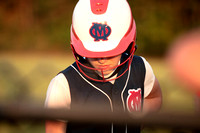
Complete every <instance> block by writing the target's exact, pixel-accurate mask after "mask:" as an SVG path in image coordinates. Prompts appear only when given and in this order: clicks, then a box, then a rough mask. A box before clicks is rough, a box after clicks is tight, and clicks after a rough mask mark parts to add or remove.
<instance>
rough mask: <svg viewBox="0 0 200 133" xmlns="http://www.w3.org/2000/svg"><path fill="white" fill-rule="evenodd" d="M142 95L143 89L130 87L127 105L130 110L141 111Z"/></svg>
mask: <svg viewBox="0 0 200 133" xmlns="http://www.w3.org/2000/svg"><path fill="white" fill-rule="evenodd" d="M141 105H142V95H141V89H140V88H138V89H137V90H135V89H129V90H128V97H127V99H126V106H127V109H128V111H129V112H135V111H141Z"/></svg>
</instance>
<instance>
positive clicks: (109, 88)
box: [45, 0, 162, 133]
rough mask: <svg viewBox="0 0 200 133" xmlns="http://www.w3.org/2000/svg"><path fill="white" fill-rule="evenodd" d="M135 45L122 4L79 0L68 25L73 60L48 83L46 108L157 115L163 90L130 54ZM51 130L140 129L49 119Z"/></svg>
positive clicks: (125, 6)
mask: <svg viewBox="0 0 200 133" xmlns="http://www.w3.org/2000/svg"><path fill="white" fill-rule="evenodd" d="M135 41H136V25H135V21H134V19H133V17H132V14H131V9H130V7H129V4H128V2H127V1H126V0H79V2H78V3H77V5H76V7H75V9H74V12H73V18H72V26H71V47H72V51H73V54H74V57H75V62H74V63H73V64H72V65H71V66H69V67H68V68H66V69H65V70H63V71H61V72H60V73H59V74H58V75H57V76H56V77H54V78H53V79H52V81H51V82H50V85H49V87H48V91H47V97H46V102H45V106H46V107H48V108H60V107H62V108H68V109H74V108H76V107H79V108H80V109H81V108H84V107H88V106H89V107H91V109H92V108H95V109H103V110H104V111H105V110H106V111H112V112H114V111H124V112H130V113H134V112H137V111H140V112H142V113H144V114H146V113H148V112H154V111H158V110H159V109H160V107H161V102H162V96H161V89H160V86H159V83H158V80H157V79H156V77H155V75H154V73H153V70H152V68H151V66H150V65H149V63H148V62H147V61H146V60H145V58H143V57H140V56H136V55H134V52H135V50H136V44H135ZM90 105H93V106H90ZM50 132H51V133H54V132H55V133H64V132H67V133H73V132H75V133H83V132H87V133H98V132H99V133H109V132H110V133H117V132H119V133H129V132H131V133H132V132H135V133H138V132H140V127H130V126H127V125H126V124H125V125H124V126H120V127H119V126H116V125H114V124H112V123H111V124H108V125H106V126H102V125H101V126H100V125H94V124H84V125H78V124H73V123H70V122H64V121H57V122H56V121H55V122H50V121H48V122H46V133H50Z"/></svg>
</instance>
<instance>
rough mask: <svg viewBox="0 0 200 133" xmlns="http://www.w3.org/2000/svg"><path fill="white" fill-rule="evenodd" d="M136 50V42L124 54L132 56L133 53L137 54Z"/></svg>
mask: <svg viewBox="0 0 200 133" xmlns="http://www.w3.org/2000/svg"><path fill="white" fill-rule="evenodd" d="M136 50H137V45H135V42H131V43H130V45H129V46H128V48H127V49H126V51H125V52H124V53H126V54H128V55H130V54H131V53H133V52H135V51H136Z"/></svg>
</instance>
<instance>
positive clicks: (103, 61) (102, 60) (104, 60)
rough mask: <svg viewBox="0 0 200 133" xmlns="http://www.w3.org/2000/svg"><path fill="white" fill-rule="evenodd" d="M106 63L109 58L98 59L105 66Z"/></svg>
mask: <svg viewBox="0 0 200 133" xmlns="http://www.w3.org/2000/svg"><path fill="white" fill-rule="evenodd" d="M106 61H107V58H99V59H98V62H99V63H100V64H104V63H106Z"/></svg>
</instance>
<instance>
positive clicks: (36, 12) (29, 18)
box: [0, 0, 200, 56]
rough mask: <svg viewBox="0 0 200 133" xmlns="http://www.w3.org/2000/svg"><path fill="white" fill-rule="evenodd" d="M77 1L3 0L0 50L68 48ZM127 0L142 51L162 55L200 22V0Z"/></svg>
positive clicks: (0, 15) (140, 52)
mask: <svg viewBox="0 0 200 133" xmlns="http://www.w3.org/2000/svg"><path fill="white" fill-rule="evenodd" d="M77 1H78V0H0V52H2V51H4V52H7V51H23V52H25V51H40V52H46V51H68V50H69V49H70V47H69V44H70V39H69V38H70V34H69V33H70V25H71V17H72V11H73V8H74V6H75V4H76V3H77ZM128 1H129V3H130V6H131V8H132V12H133V16H134V18H135V20H136V24H137V45H138V47H139V50H138V53H139V54H145V55H151V56H163V55H164V54H165V52H166V50H167V48H168V47H169V45H170V43H171V41H172V40H174V38H175V37H177V36H178V35H179V34H181V33H182V32H185V31H187V30H190V29H193V28H196V27H198V26H199V25H200V17H199V16H200V8H199V7H200V0H128ZM119 10H120V9H119Z"/></svg>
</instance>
